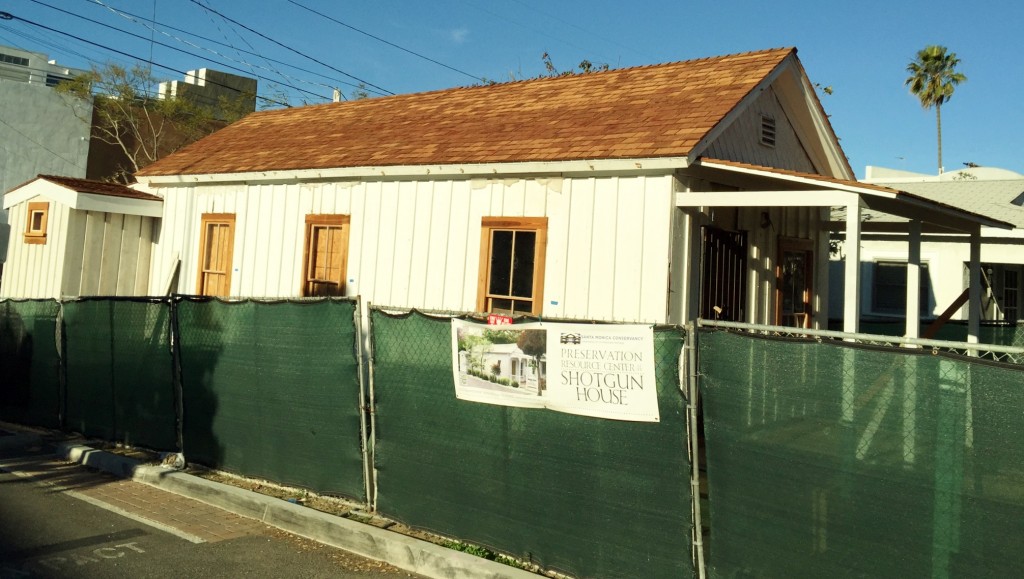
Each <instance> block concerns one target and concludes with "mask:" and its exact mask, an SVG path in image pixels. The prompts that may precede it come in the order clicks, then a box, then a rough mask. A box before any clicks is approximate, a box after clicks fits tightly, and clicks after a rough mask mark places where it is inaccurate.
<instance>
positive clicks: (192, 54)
mask: <svg viewBox="0 0 1024 579" xmlns="http://www.w3.org/2000/svg"><path fill="white" fill-rule="evenodd" d="M30 1H31V2H34V3H36V4H39V5H40V6H45V7H47V8H50V9H53V10H56V11H58V12H62V13H64V14H68V15H70V16H74V17H75V18H80V19H82V20H85V21H86V22H91V23H93V24H96V25H98V26H102V27H104V28H109V29H111V30H116V31H117V32H120V33H122V34H126V35H128V36H131V37H133V38H138V39H141V40H144V41H147V42H152V43H154V44H157V45H160V46H163V47H165V48H169V49H171V50H175V51H177V52H180V53H182V54H187V55H189V56H194V57H196V58H200V59H205V58H206V57H204V56H202V55H199V54H196V53H194V52H189V51H187V50H184V49H182V48H178V47H177V46H172V45H170V44H167V43H164V42H159V41H156V40H151V39H148V38H146V37H144V36H142V35H140V34H135V33H134V32H129V31H127V30H124V29H121V28H118V27H116V26H111V25H110V24H106V23H104V22H100V21H99V20H93V19H92V18H88V17H86V16H82V15H81V14H75V13H74V12H69V11H67V10H64V9H63V8H58V7H56V6H52V5H50V4H47V3H46V2H41V1H40V0H30ZM148 62H152V58H150V60H149V61H148ZM213 62H214V63H215V64H217V65H220V66H223V67H224V68H228V69H231V70H234V71H237V72H241V73H245V74H253V76H255V77H256V78H258V79H260V80H266V81H269V82H274V81H271V79H269V78H267V77H264V76H260V75H258V74H255V73H250V72H249V71H247V70H244V69H241V68H238V67H237V66H232V65H230V64H226V63H223V62H217V61H213ZM274 72H276V71H274ZM284 86H287V87H288V88H291V89H294V90H296V91H299V92H304V93H306V94H308V95H312V96H315V97H317V98H320V99H325V98H326V97H324V96H323V95H320V94H316V93H314V92H312V91H308V90H306V89H302V88H299V87H297V86H293V85H289V84H286V85H284ZM327 88H331V87H327ZM235 90H236V91H237V89H235Z"/></svg>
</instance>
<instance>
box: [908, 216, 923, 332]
mask: <svg viewBox="0 0 1024 579" xmlns="http://www.w3.org/2000/svg"><path fill="white" fill-rule="evenodd" d="M909 241H910V247H909V248H908V252H907V322H906V323H907V327H906V336H907V337H908V338H920V337H921V222H920V221H918V220H913V221H911V222H910V235H909Z"/></svg>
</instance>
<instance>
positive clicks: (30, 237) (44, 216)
mask: <svg viewBox="0 0 1024 579" xmlns="http://www.w3.org/2000/svg"><path fill="white" fill-rule="evenodd" d="M49 215H50V204H49V203H43V202H39V203H29V204H28V219H27V220H26V222H25V243H34V244H44V243H46V222H47V221H48V219H49Z"/></svg>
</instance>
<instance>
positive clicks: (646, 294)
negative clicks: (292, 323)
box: [149, 175, 673, 323]
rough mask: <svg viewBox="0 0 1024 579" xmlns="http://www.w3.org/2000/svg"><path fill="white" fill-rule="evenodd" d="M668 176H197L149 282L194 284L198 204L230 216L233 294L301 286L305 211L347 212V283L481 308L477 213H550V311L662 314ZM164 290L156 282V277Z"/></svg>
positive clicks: (170, 221)
mask: <svg viewBox="0 0 1024 579" xmlns="http://www.w3.org/2000/svg"><path fill="white" fill-rule="evenodd" d="M672 183H673V178H672V177H671V176H668V175H665V176H656V177H595V178H583V179H568V178H561V177H553V178H545V179H524V178H516V179H474V180H470V179H458V180H450V179H444V180H434V181H371V182H339V183H289V184H272V185H266V184H264V185H205V186H198V187H181V188H168V189H167V190H166V196H165V218H164V222H163V223H162V224H161V227H160V232H159V244H158V246H157V248H156V250H155V251H154V253H153V256H152V259H151V262H152V264H153V267H152V274H151V275H150V278H149V284H150V286H151V287H153V288H157V287H159V286H161V285H162V284H164V283H166V280H167V276H168V275H169V272H170V269H171V267H172V265H173V262H174V258H175V256H180V259H181V262H182V264H181V273H180V275H179V280H178V284H177V286H176V288H175V289H176V291H178V292H181V293H192V292H193V291H194V288H195V283H196V272H197V268H198V243H199V231H198V223H199V220H200V216H201V215H202V214H203V213H234V214H235V216H236V221H235V223H236V225H235V227H236V231H235V236H236V238H235V254H234V261H233V268H234V269H237V270H238V271H237V274H236V275H233V276H232V288H231V293H232V295H236V296H265V297H287V296H296V295H298V294H299V292H300V278H301V272H302V263H301V260H302V247H303V244H304V242H305V226H304V222H305V221H304V220H305V216H306V215H308V214H314V213H339V214H346V215H349V216H350V217H351V233H350V238H349V259H348V271H347V273H346V276H345V277H346V280H347V281H348V282H349V283H348V284H347V293H348V294H349V295H360V296H362V297H363V299H365V300H367V301H370V302H371V303H374V304H378V305H383V306H394V307H416V308H426V309H440V310H460V311H461V310H473V309H475V308H476V297H477V289H478V288H477V286H478V273H479V272H478V269H479V260H480V223H481V220H482V218H483V217H487V216H496V217H501V216H507V217H547V218H548V247H547V254H546V272H545V281H544V286H545V295H544V296H541V297H540V299H542V300H543V303H544V315H545V316H547V317H578V318H592V319H604V320H616V321H639V322H652V323H653V322H663V321H666V320H667V311H666V301H667V287H668V271H669V258H670V249H671V216H672V211H671V208H672V207H673V197H672ZM160 291H161V292H162V291H163V289H162V288H161V289H160Z"/></svg>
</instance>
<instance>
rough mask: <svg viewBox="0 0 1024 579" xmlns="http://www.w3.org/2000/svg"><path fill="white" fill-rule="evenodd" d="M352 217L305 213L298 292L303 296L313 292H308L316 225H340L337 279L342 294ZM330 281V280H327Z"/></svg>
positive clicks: (345, 276) (341, 294)
mask: <svg viewBox="0 0 1024 579" xmlns="http://www.w3.org/2000/svg"><path fill="white" fill-rule="evenodd" d="M351 223H352V217H351V216H350V215H345V214H340V213H310V214H307V215H306V227H305V232H306V233H305V239H304V240H303V243H302V281H301V287H300V288H299V293H300V295H302V296H303V297H310V296H312V295H315V294H311V293H310V282H311V279H310V271H311V269H313V265H314V264H313V261H312V260H313V259H314V258H315V255H314V254H313V252H312V251H311V249H312V246H313V235H312V233H313V231H314V229H315V228H317V227H340V228H341V235H342V242H341V243H342V251H341V257H340V261H341V263H340V264H339V268H340V273H341V279H340V280H338V284H339V285H338V292H339V293H338V294H337V295H339V296H344V295H345V292H346V289H347V283H346V278H347V277H348V250H349V235H350V229H351ZM328 281H331V280H328Z"/></svg>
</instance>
